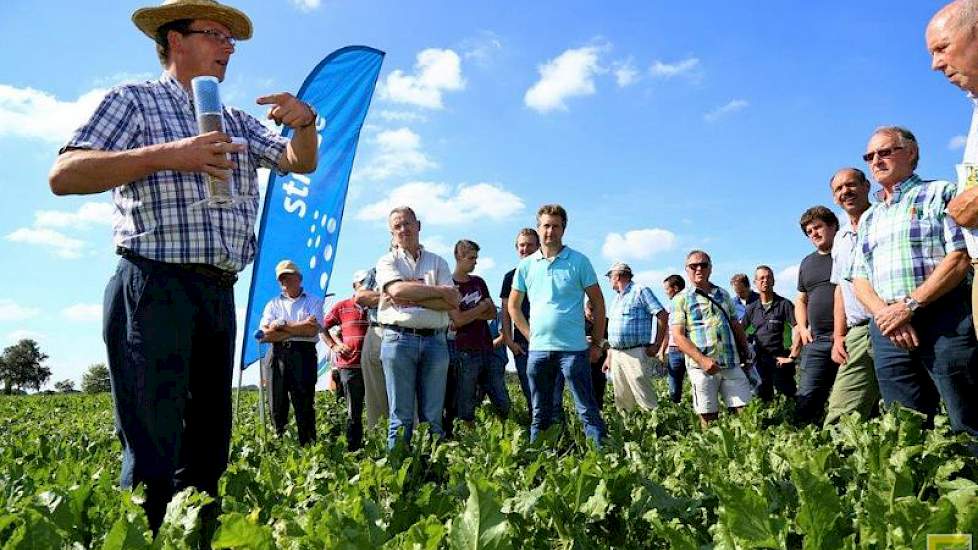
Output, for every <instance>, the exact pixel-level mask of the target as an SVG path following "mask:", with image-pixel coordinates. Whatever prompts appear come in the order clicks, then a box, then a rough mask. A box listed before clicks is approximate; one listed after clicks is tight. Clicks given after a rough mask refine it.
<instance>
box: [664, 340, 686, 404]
mask: <svg viewBox="0 0 978 550" xmlns="http://www.w3.org/2000/svg"><path fill="white" fill-rule="evenodd" d="M667 359H668V360H669V361H668V362H667V363H666V369H667V370H668V371H669V399H671V400H672V402H673V403H679V402H680V401H682V400H683V380H685V379H686V356H685V355H683V352H681V351H679V350H676V351H669V352H668V357H667Z"/></svg>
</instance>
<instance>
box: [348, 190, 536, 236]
mask: <svg viewBox="0 0 978 550" xmlns="http://www.w3.org/2000/svg"><path fill="white" fill-rule="evenodd" d="M403 205H407V206H410V207H411V208H413V209H414V211H415V213H417V215H418V218H420V219H421V223H422V228H424V226H425V225H424V224H431V225H455V224H471V223H475V222H477V221H479V220H480V219H489V220H492V221H498V220H502V219H505V218H508V217H509V216H511V215H513V214H516V213H517V212H520V211H521V210H523V207H524V205H523V199H521V198H519V197H518V196H516V195H514V194H513V193H510V192H509V191H506V190H505V189H503V188H502V187H500V186H499V185H497V184H493V183H476V184H473V185H459V186H458V187H456V188H455V189H452V188H451V187H450V186H448V185H446V184H443V183H434V182H426V181H415V182H410V183H406V184H404V185H402V186H400V187H397V188H395V189H394V190H393V191H391V192H390V193H389V194H388V195H387V197H386V198H384V199H381V200H380V201H377V202H375V203H373V204H369V205H367V206H364V207H363V208H361V209H360V211H359V212H357V215H356V217H357V219H360V220H384V219H386V218H387V216H388V215H389V214H390V211H391V209H393V208H395V207H397V206H403Z"/></svg>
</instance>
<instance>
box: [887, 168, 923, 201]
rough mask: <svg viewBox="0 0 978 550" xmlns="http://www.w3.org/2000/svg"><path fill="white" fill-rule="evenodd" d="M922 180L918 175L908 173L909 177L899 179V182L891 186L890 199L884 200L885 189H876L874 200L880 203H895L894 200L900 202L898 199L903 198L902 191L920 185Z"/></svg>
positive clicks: (904, 191)
mask: <svg viewBox="0 0 978 550" xmlns="http://www.w3.org/2000/svg"><path fill="white" fill-rule="evenodd" d="M922 181H923V180H921V179H920V176H918V175H917V174H910V177H909V178H907V179H905V180H903V181H901V182H900V183H898V184H896V185H895V186H893V197H891V200H890V202H889V203H887V202H886V190H885V189H878V190H877V191H876V200H878V201H879V202H880V203H882V204H893V203H896V202H900V199H902V198H903V194H904V193H906V192H907V191H909V190H911V189H913V188H914V187H916V186H917V185H920V183H921V182H922Z"/></svg>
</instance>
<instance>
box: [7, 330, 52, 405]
mask: <svg viewBox="0 0 978 550" xmlns="http://www.w3.org/2000/svg"><path fill="white" fill-rule="evenodd" d="M47 358H48V356H47V354H45V353H42V352H41V348H40V347H39V346H38V345H37V342H35V341H34V340H31V339H29V338H25V339H23V340H21V341H19V342H17V343H16V344H14V345H12V346H7V347H6V348H4V350H3V355H2V356H0V381H2V382H3V387H4V390H3V393H6V394H9V393H11V390H13V389H14V388H17V389H20V390H35V391H36V390H39V389H41V386H43V385H44V384H45V383H46V382H47V381H48V380H49V379H50V378H51V369H49V368H47V367H46V366H44V361H46V360H47Z"/></svg>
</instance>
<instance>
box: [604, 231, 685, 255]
mask: <svg viewBox="0 0 978 550" xmlns="http://www.w3.org/2000/svg"><path fill="white" fill-rule="evenodd" d="M675 246H676V235H675V234H674V233H673V232H672V231H668V230H666V229H658V228H654V229H636V230H633V231H628V232H626V233H625V234H624V235H622V234H621V233H608V235H607V236H606V237H605V239H604V246H602V247H601V254H603V255H604V257H605V258H608V259H611V260H646V259H648V258H650V257H652V256H653V255H655V254H658V253H659V252H665V251H668V250H672V249H673V248H675Z"/></svg>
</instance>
